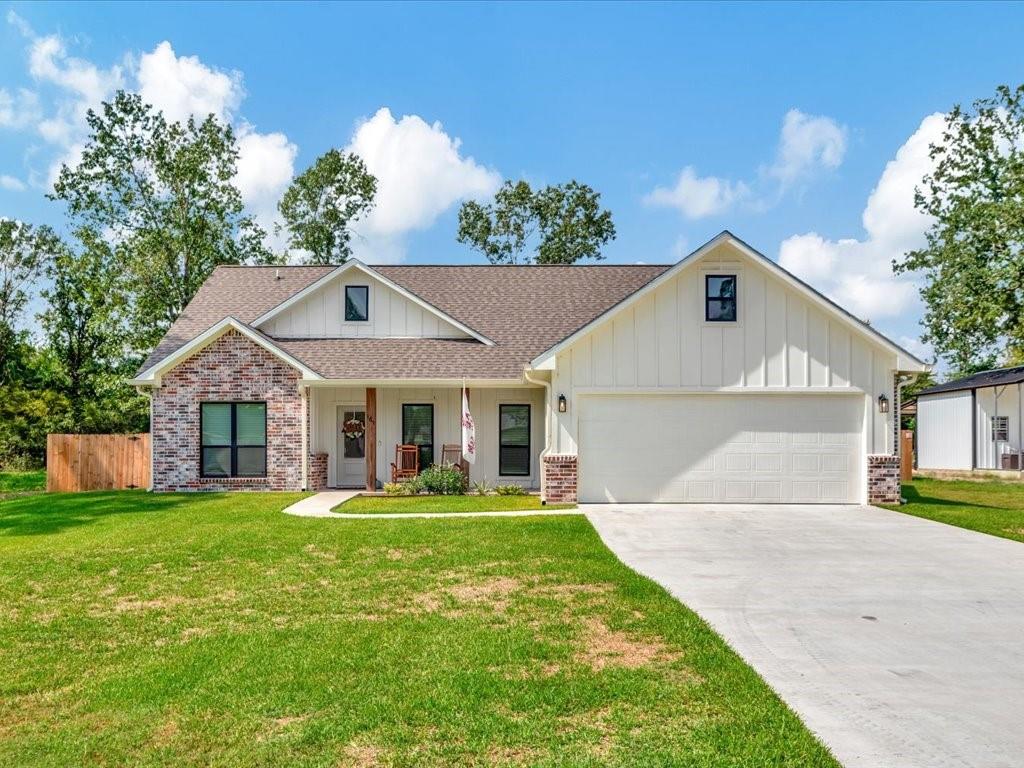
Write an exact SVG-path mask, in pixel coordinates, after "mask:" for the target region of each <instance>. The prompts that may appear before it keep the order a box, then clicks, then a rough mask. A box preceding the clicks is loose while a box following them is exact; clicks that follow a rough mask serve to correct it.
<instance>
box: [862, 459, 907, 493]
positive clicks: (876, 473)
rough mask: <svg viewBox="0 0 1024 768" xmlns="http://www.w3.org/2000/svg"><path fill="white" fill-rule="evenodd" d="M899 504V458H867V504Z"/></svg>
mask: <svg viewBox="0 0 1024 768" xmlns="http://www.w3.org/2000/svg"><path fill="white" fill-rule="evenodd" d="M899 503H900V457H899V456H891V455H889V454H878V455H869V456H868V504H899Z"/></svg>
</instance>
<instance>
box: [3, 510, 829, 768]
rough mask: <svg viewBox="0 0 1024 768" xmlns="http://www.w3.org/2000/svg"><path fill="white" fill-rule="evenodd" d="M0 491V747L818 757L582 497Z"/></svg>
mask: <svg viewBox="0 0 1024 768" xmlns="http://www.w3.org/2000/svg"><path fill="white" fill-rule="evenodd" d="M299 497H300V495H299V494H244V493H236V494H208V495H207V494H202V495H200V494H195V495H172V494H167V495H163V494H161V495H150V494H146V493H144V492H130V491H129V492H119V493H111V492H98V493H88V494H77V495H70V494H50V495H44V496H34V497H24V498H18V499H14V500H10V501H6V502H0V765H18V766H36V765H54V766H65V765H124V764H130V765H133V766H157V765H167V766H170V765H174V766H183V765H184V766H194V765H211V764H215V765H232V766H269V765H296V766H335V765H340V766H363V767H364V768H365V767H366V766H378V765H379V766H385V765H386V766H392V765H394V766H406V765H423V766H433V765H442V766H464V765H467V766H491V765H506V766H517V765H531V766H534V765H535V766H606V765H612V766H668V765H672V766H761V765H786V766H835V765H836V763H835V762H834V760H833V759H832V758H831V757H830V756H829V755H828V753H827V752H826V750H825V749H824V747H822V746H821V745H820V744H819V743H818V742H817V741H816V740H815V739H814V737H813V736H812V735H811V734H810V733H809V732H808V731H807V729H806V728H805V727H804V726H803V725H802V724H801V723H800V721H799V720H798V719H797V718H796V717H795V716H794V715H793V714H792V713H791V712H790V711H789V710H788V709H787V708H786V707H785V706H784V705H783V704H782V703H781V702H780V701H779V699H778V698H777V697H776V696H775V695H774V694H773V693H772V692H771V691H770V690H769V689H768V687H767V686H766V685H765V684H764V683H763V681H762V680H761V679H760V678H759V677H757V675H756V674H754V672H753V671H752V670H751V669H750V668H749V667H747V666H746V665H745V664H744V663H743V662H742V661H741V660H740V659H739V658H738V657H737V656H736V655H735V654H734V653H732V651H730V650H729V649H728V648H727V647H726V645H725V644H724V643H723V642H722V641H721V640H720V639H719V638H718V637H717V636H716V635H715V634H714V633H713V632H711V631H710V630H709V629H708V627H707V626H706V625H705V624H704V623H703V622H702V621H700V620H699V619H698V618H697V617H696V616H695V615H694V614H693V613H691V612H690V611H689V610H687V609H686V608H685V607H683V606H681V605H680V604H679V603H678V602H676V601H675V600H673V599H672V598H670V597H669V595H668V594H667V593H666V592H665V591H664V590H663V589H661V588H660V587H658V586H657V585H655V584H654V583H653V582H651V581H649V580H647V579H645V578H642V577H640V576H638V575H636V574H635V573H633V572H632V571H630V570H629V569H627V568H626V567H625V566H623V565H622V564H621V563H620V562H619V561H618V560H616V559H615V557H614V556H613V555H612V554H611V553H610V552H609V551H608V550H607V549H606V548H605V547H604V546H603V545H602V544H601V542H600V540H599V538H598V537H597V535H596V533H595V532H594V530H593V528H592V527H591V526H590V524H589V523H588V522H587V520H586V519H585V518H584V517H576V516H571V517H543V516H538V517H529V518H514V519H508V518H504V519H495V518H489V519H488V518H475V519H470V518H461V519H447V520H445V519H429V520H415V519H412V520H365V521H363V520H317V519H302V518H294V517H291V516H288V515H283V514H280V510H281V509H282V508H283V507H285V506H286V505H288V504H290V503H293V502H294V501H296V500H297V499H298V498H299Z"/></svg>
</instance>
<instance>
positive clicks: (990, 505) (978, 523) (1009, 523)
mask: <svg viewBox="0 0 1024 768" xmlns="http://www.w3.org/2000/svg"><path fill="white" fill-rule="evenodd" d="M903 497H904V498H905V499H906V500H907V502H908V503H907V504H903V505H902V506H889V507H888V508H889V509H895V510H897V511H899V512H905V513H906V514H908V515H916V516H917V517H926V518H928V519H929V520H937V521H938V522H940V523H948V524H950V525H956V526H959V527H961V528H969V529H971V530H972V531H981V532H982V533H990V534H992V535H993V536H1002V537H1003V538H1006V539H1015V540H1016V541H1024V484H1021V483H1006V482H1001V481H999V480H984V481H972V480H932V479H928V478H918V479H916V480H914V482H913V483H908V484H905V485H904V486H903Z"/></svg>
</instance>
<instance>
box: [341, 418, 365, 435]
mask: <svg viewBox="0 0 1024 768" xmlns="http://www.w3.org/2000/svg"><path fill="white" fill-rule="evenodd" d="M341 431H342V432H343V433H344V435H345V437H347V438H348V439H349V440H358V439H359V438H360V437H362V436H363V432H364V431H365V429H364V427H363V422H361V421H360V420H359V419H349V420H348V421H346V422H345V423H344V424H342V425H341Z"/></svg>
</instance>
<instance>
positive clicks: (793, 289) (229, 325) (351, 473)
mask: <svg viewBox="0 0 1024 768" xmlns="http://www.w3.org/2000/svg"><path fill="white" fill-rule="evenodd" d="M927 369H928V366H927V365H926V364H925V363H923V362H921V361H920V360H918V359H917V358H915V357H914V356H913V355H911V354H910V353H908V352H907V351H906V350H904V349H902V348H900V347H899V346H897V345H896V344H894V343H893V342H892V341H890V340H889V339H887V338H885V337H884V336H883V335H881V334H880V333H878V332H877V331H876V330H874V329H873V328H871V326H870V325H868V324H866V323H864V322H862V321H860V320H858V319H857V318H855V317H853V316H852V315H850V314H849V313H847V312H845V311H844V310H843V309H842V308H840V307H838V306H837V305H836V304H834V303H832V302H831V301H829V300H828V299H826V298H825V297H824V296H822V295H821V294H819V293H818V292H816V291H815V290H814V289H812V288H811V287H809V286H808V285H806V284H805V283H803V282H801V281H799V280H798V279H796V278H795V277H794V276H793V275H791V274H789V273H788V272H786V271H785V270H784V269H782V268H781V267H779V265H778V264H776V263H774V262H773V261H771V260H769V259H767V258H766V257H764V256H763V255H761V254H760V253H758V252H757V251H755V250H754V249H753V248H751V247H750V246H749V245H747V244H746V243H744V242H743V241H741V240H740V239H738V238H737V237H735V236H734V235H732V234H730V233H729V232H723V233H722V234H720V235H718V236H717V237H715V238H714V239H713V240H711V241H709V242H708V243H707V244H705V245H704V246H702V247H700V248H699V249H697V250H696V251H694V252H693V253H691V254H690V255H689V256H687V257H686V258H684V259H682V260H681V261H680V262H678V263H677V264H674V265H670V266H666V265H661V266H650V265H632V266H624V265H587V266H535V265H531V266H378V267H369V266H366V265H364V264H362V263H360V262H359V261H355V260H351V261H348V262H346V263H345V264H343V265H341V266H338V267H330V266H324V267H321V266H296V267H280V268H277V267H220V268H218V269H216V270H215V271H214V272H213V274H212V275H211V276H210V278H209V279H208V280H207V282H206V283H205V284H204V285H203V286H202V288H201V289H200V290H199V292H198V293H197V294H196V296H195V298H194V299H193V300H192V302H191V303H190V304H189V306H188V307H187V308H186V309H185V311H184V312H183V313H182V315H181V317H179V318H178V320H177V321H176V322H175V323H174V325H173V326H172V327H171V328H170V330H169V331H168V333H167V335H166V337H165V338H164V339H163V340H162V341H161V343H160V344H159V346H158V347H157V348H156V349H155V350H154V351H153V353H152V354H151V355H150V357H149V359H148V360H147V361H146V363H145V364H144V366H143V368H142V370H141V371H140V372H139V373H138V375H137V377H136V378H135V379H134V380H133V383H134V384H135V385H137V386H138V387H140V388H141V389H143V390H144V391H145V392H147V393H148V394H149V396H150V398H151V413H152V420H151V423H152V444H153V448H152V462H153V467H152V477H153V489H154V490H159V491H165V490H181V489H188V490H193V489H225V488H244V489H275V490H285V489H291V490H298V489H320V488H324V487H367V488H372V487H375V486H378V485H379V484H380V483H382V482H385V481H387V480H389V478H390V464H391V461H392V459H393V457H394V455H395V449H396V446H397V445H398V444H415V445H417V446H419V448H418V451H419V456H420V460H421V461H420V464H421V466H425V465H428V464H430V463H431V462H435V461H438V460H439V457H440V456H441V451H442V446H443V445H445V444H451V443H455V444H457V443H459V442H460V399H461V387H462V386H463V384H465V386H466V387H467V388H468V391H469V402H470V409H471V412H472V414H473V417H474V420H475V422H476V441H477V458H476V462H475V463H474V464H473V466H472V468H471V478H472V479H473V480H474V481H476V480H484V479H486V481H487V482H489V483H490V484H492V485H493V484H495V483H519V484H522V485H524V486H527V487H529V488H539V489H540V490H541V492H542V494H543V496H544V498H545V499H547V500H549V501H566V500H569V501H572V500H576V499H577V498H578V499H579V500H580V501H583V502H604V501H616V502H657V501H681V502H687V501H689V502H697V501H702V502H758V503H771V502H853V503H862V502H865V501H893V500H895V499H897V498H898V495H899V480H898V456H897V451H898V440H897V439H896V437H897V434H896V430H897V429H898V425H897V421H898V419H897V414H898V413H899V404H898V402H897V399H898V387H897V384H898V382H899V380H900V379H901V377H904V376H905V375H910V376H912V375H914V374H917V373H919V372H921V371H925V370H927Z"/></svg>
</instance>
